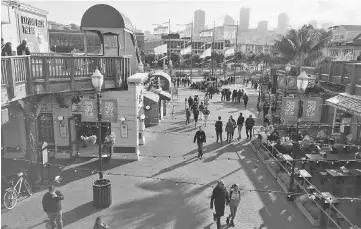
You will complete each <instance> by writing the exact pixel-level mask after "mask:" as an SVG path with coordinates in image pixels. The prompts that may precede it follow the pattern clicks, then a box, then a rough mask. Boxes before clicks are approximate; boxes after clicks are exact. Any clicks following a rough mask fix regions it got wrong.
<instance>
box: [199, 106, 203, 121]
mask: <svg viewBox="0 0 361 229" xmlns="http://www.w3.org/2000/svg"><path fill="white" fill-rule="evenodd" d="M198 109H199V120H203V111H204V105H203V102H201V104H199V106H198Z"/></svg>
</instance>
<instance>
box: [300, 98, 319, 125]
mask: <svg viewBox="0 0 361 229" xmlns="http://www.w3.org/2000/svg"><path fill="white" fill-rule="evenodd" d="M321 104H322V100H321V98H304V99H303V111H302V120H304V121H309V122H319V121H320V120H321V111H322V107H321Z"/></svg>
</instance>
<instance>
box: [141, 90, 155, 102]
mask: <svg viewBox="0 0 361 229" xmlns="http://www.w3.org/2000/svg"><path fill="white" fill-rule="evenodd" d="M144 97H146V98H148V99H150V100H152V101H153V102H156V103H158V101H159V95H158V94H157V93H154V92H152V91H145V92H144Z"/></svg>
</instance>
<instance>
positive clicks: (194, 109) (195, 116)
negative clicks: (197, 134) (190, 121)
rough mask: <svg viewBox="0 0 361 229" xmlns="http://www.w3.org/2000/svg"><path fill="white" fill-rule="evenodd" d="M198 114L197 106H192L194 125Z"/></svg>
mask: <svg viewBox="0 0 361 229" xmlns="http://www.w3.org/2000/svg"><path fill="white" fill-rule="evenodd" d="M198 116H199V110H198V107H194V108H193V117H194V126H196V125H197V122H198Z"/></svg>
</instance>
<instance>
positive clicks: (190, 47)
mask: <svg viewBox="0 0 361 229" xmlns="http://www.w3.org/2000/svg"><path fill="white" fill-rule="evenodd" d="M191 52H192V46H191V45H190V46H188V47H187V48H184V49H181V50H180V54H181V55H186V54H189V53H191Z"/></svg>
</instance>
